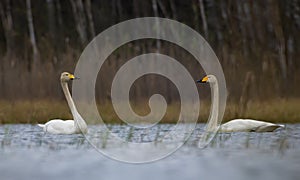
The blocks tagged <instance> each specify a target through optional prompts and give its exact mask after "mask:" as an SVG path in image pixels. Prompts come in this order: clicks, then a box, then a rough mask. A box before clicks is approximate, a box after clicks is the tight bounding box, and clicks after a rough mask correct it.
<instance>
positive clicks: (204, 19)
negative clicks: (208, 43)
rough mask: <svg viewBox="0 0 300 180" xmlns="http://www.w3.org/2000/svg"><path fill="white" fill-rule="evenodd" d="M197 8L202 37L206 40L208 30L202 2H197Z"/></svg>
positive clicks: (201, 0)
mask: <svg viewBox="0 0 300 180" xmlns="http://www.w3.org/2000/svg"><path fill="white" fill-rule="evenodd" d="M199 7H200V14H201V19H202V25H203V32H204V37H205V39H207V38H208V29H207V21H206V15H205V7H204V4H203V0H199Z"/></svg>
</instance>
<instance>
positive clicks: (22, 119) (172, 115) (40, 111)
mask: <svg viewBox="0 0 300 180" xmlns="http://www.w3.org/2000/svg"><path fill="white" fill-rule="evenodd" d="M239 108H240V105H238V104H236V103H233V102H229V103H227V106H226V111H225V114H224V118H223V122H226V121H228V120H230V119H234V118H251V119H259V120H265V121H270V122H274V123H300V99H297V98H294V99H273V100H268V101H249V102H248V104H247V108H246V110H245V112H244V114H243V115H239ZM132 109H134V111H135V112H136V113H138V114H140V115H146V114H148V113H149V111H150V109H149V108H148V107H147V104H144V103H143V105H140V104H132ZM98 110H99V114H100V115H101V117H102V118H103V120H104V122H105V123H122V121H121V120H120V119H119V118H118V116H117V115H116V113H115V112H114V110H113V108H112V106H111V104H110V103H104V104H101V105H98ZM179 112H180V104H179V103H172V104H169V105H168V109H167V112H166V114H165V116H164V118H163V119H162V120H161V121H160V122H161V123H176V122H177V121H178V117H179V114H180V113H179ZM209 112H210V102H204V101H201V108H200V115H199V122H207V119H208V116H209ZM55 118H60V119H72V116H71V113H70V110H69V108H68V105H67V103H66V102H65V101H56V100H32V101H29V100H24V101H21V100H19V101H3V100H2V101H0V124H6V123H32V124H35V123H44V122H47V121H48V120H50V119H55ZM91 118H94V117H91ZM87 121H88V122H91V121H89V120H87Z"/></svg>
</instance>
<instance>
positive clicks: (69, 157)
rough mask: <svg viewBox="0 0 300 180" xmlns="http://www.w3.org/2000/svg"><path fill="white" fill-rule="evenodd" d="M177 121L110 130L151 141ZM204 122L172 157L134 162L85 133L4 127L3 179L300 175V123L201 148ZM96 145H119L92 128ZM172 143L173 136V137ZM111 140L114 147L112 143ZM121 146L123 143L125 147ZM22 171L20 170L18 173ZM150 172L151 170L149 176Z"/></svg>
mask: <svg viewBox="0 0 300 180" xmlns="http://www.w3.org/2000/svg"><path fill="white" fill-rule="evenodd" d="M172 126H173V125H158V126H156V127H155V128H152V129H151V130H150V131H149V130H146V129H133V128H130V127H128V126H120V125H111V126H109V130H110V131H111V132H113V133H115V134H116V135H117V136H119V137H120V138H122V139H124V140H128V141H131V142H151V141H154V140H158V139H159V138H161V137H163V136H165V135H166V134H167V133H168V132H169V131H170V129H171V128H172ZM202 127H203V125H201V124H200V125H198V126H197V128H196V130H195V131H194V133H193V134H192V136H191V137H190V139H189V141H188V142H187V143H186V144H185V145H184V146H183V147H182V148H180V149H179V150H178V151H176V152H175V153H174V154H172V155H171V156H169V157H167V158H165V159H162V160H160V161H156V162H154V163H147V164H140V165H133V164H126V163H120V162H117V161H113V160H111V159H109V158H107V157H105V156H103V155H101V154H99V153H98V152H97V151H95V150H94V148H93V147H92V146H91V145H90V144H89V143H88V141H87V140H86V139H85V138H84V136H83V135H80V134H77V135H52V134H45V133H44V132H43V131H42V130H41V128H39V127H37V126H33V125H3V126H0V174H1V177H2V178H1V179H11V178H12V177H13V178H12V179H20V178H21V179H31V178H32V177H35V178H37V179H40V178H43V179H53V178H65V179H72V180H74V179H83V178H88V179H122V178H125V179H127V178H129V177H130V178H131V179H175V180H176V179H178V180H179V179H220V178H222V179H224V178H225V179H227V178H231V179H298V178H299V177H300V173H299V169H300V124H296V125H287V127H286V128H284V129H279V130H277V131H276V132H272V133H254V132H250V133H222V134H217V135H216V137H215V138H214V140H213V141H212V142H211V143H210V144H209V146H208V147H207V148H205V149H199V148H197V144H198V139H199V137H200V135H201V129H202ZM89 130H90V132H89V134H88V135H87V136H88V137H89V138H90V139H92V138H95V139H98V143H99V144H98V145H97V147H100V148H117V147H115V146H111V144H113V142H111V141H110V139H109V138H108V132H107V130H105V129H103V128H99V127H95V126H90V127H89ZM170 142H171V140H170ZM108 145H109V146H108ZM120 148H121V147H120ZM16 172H17V173H16ZM149 174H151V175H150V176H149Z"/></svg>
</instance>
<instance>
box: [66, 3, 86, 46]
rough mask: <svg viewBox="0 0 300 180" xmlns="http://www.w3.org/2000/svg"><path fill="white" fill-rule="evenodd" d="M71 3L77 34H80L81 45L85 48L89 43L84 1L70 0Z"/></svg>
mask: <svg viewBox="0 0 300 180" xmlns="http://www.w3.org/2000/svg"><path fill="white" fill-rule="evenodd" d="M70 3H71V6H72V10H73V16H74V18H75V23H76V30H77V33H78V34H79V38H80V41H81V44H82V45H83V46H85V45H86V43H87V35H86V21H85V15H84V8H83V4H82V0H70Z"/></svg>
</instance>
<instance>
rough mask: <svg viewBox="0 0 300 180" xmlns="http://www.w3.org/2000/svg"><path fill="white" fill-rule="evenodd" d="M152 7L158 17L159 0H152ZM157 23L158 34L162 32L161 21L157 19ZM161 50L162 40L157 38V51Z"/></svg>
mask: <svg viewBox="0 0 300 180" xmlns="http://www.w3.org/2000/svg"><path fill="white" fill-rule="evenodd" d="M152 8H153V12H154V16H155V17H158V16H159V15H158V9H157V2H156V0H152ZM155 25H156V27H155V28H156V32H157V34H159V33H160V27H159V22H158V21H156V23H155ZM159 50H160V40H159V39H157V40H156V51H157V52H159Z"/></svg>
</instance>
